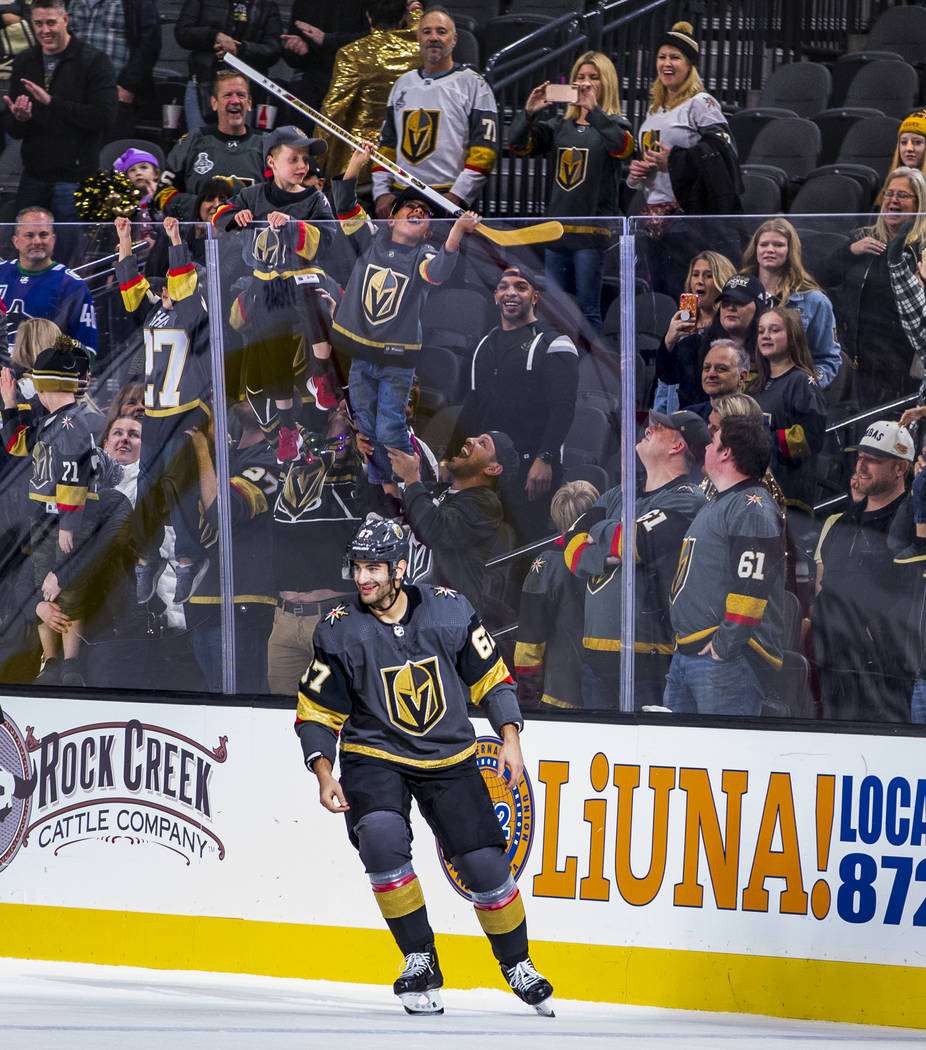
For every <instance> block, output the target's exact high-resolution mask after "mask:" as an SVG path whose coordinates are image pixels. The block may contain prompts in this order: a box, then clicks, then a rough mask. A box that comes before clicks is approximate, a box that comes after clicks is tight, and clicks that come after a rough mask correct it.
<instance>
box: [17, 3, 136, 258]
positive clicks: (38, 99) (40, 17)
mask: <svg viewBox="0 0 926 1050" xmlns="http://www.w3.org/2000/svg"><path fill="white" fill-rule="evenodd" d="M30 18H31V20H32V28H33V31H34V32H35V37H36V40H37V41H38V43H37V44H36V46H35V47H32V48H29V50H28V51H23V52H21V53H20V54H18V55H17V56H16V57H15V58H14V59H13V68H12V71H11V73H10V87H9V94H8V95H5V96H4V98H5V100H6V103H7V109H6V110H5V111H4V112H3V115H2V123H3V129H4V131H6V133H7V134H8V135H11V136H12V137H13V138H15V139H21V140H22V165H23V170H22V175H21V177H20V180H19V188H18V190H17V193H16V208H17V210H22V209H23V208H25V207H27V206H29V205H38V206H40V207H42V208H47V209H50V211H51V213H52V214H53V215H54V216H55V218H56V219H57V221H58V222H65V223H74V222H80V215H79V214H78V211H77V205H76V204H75V202H74V194H75V193H76V192H77V188H78V186H79V184H80V182H81V180H82V179H85V178H87V176H88V175H92V174H93V173H94V172H95V171H96V170H97V169H98V167H99V154H100V146H101V145H102V144H103V137H104V135H105V134H106V132H107V131H108V129H109V127H110V125H111V124H112V122H113V121H114V120H115V118H116V108H117V95H116V74H115V72H114V70H113V65H112V62H110V60H109V58H108V57H107V55H105V54H104V53H103V52H102V51H98V50H97V49H96V48H94V47H91V46H90V45H89V44H86V43H84V42H83V41H82V40H80V39H78V38H77V37H76V36H72V35H71V33H70V31H69V29H68V14H67V11H66V10H65V5H64V0H38V2H37V3H35V4H33V6H32V9H31V12H30ZM76 243H77V231H76V229H75V230H68V231H65V233H64V235H63V236H62V244H61V245H60V246H59V254H60V257H61V258H62V259H63V260H64V262H66V263H70V262H71V261H72V255H73V252H74V248H75V246H76Z"/></svg>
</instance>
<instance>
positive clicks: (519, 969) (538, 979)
mask: <svg viewBox="0 0 926 1050" xmlns="http://www.w3.org/2000/svg"><path fill="white" fill-rule="evenodd" d="M501 968H502V973H503V974H504V975H505V980H506V981H507V982H508V984H509V985H511V990H512V991H513V992H514V994H515V995H516V996H517V997H518V998H519V999H521V1000H522V1001H523V1002H525V1003H527V1005H528V1006H533V1008H534V1009H535V1010H536V1011H537V1013H538V1014H540V1015H541V1016H542V1017H555V1016H556V1015H555V1014H554V1013H553V1006H552V1004H551V999H552V997H553V985H551V984H550V982H549V981H548V980H547V979H546V977H544V976H543V975H542V974H539V973H537V971H536V970H535V969H534V964H533V963H532V962H531V961H530V956H528V957H527V958H525V959H522V960H521V961H520V962H516V963H515V964H514V966H506V965H505V964H504V963H501Z"/></svg>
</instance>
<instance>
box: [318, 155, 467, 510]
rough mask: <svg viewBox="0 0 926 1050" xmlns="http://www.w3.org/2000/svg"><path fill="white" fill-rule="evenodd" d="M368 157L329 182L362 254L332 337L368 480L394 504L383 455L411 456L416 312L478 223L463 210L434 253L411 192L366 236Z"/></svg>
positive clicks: (417, 197)
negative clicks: (364, 440)
mask: <svg viewBox="0 0 926 1050" xmlns="http://www.w3.org/2000/svg"><path fill="white" fill-rule="evenodd" d="M369 155H370V149H369V147H366V148H364V149H358V150H355V151H354V153H353V155H352V156H351V159H350V163H349V164H348V166H347V170H346V171H345V172H344V177H343V178H342V179H340V180H339V181H336V182H335V183H334V184H333V192H334V200H335V209H336V211H337V213H338V218H339V219H340V221H341V226H342V228H343V230H344V232H345V233H346V234H347V235H348V236H349V237H350V238H351V239H352V240H354V241H359V242H360V245H361V247H362V254H361V255H360V257H359V258H358V259H357V262H356V263H355V264H354V269H353V271H352V272H351V276H350V280H349V281H348V282H347V288H346V289H345V291H344V300H343V302H342V303H341V305H340V306H339V307H338V311H337V315H336V317H335V321H334V324H333V325H332V339H333V342H334V346H335V348H336V349H337V350H338V351H339V352H342V353H344V354H346V355H349V356H350V357H351V358H352V359H353V360H352V361H351V366H350V380H349V383H350V402H351V408H352V410H353V413H354V421H355V423H356V424H357V428H358V430H359V431H360V433H361V434H363V435H365V436H366V437H368V438H369V439H370V441H371V442H372V444H373V455H372V456H371V457H370V460H369V469H368V475H367V477H368V479H369V481H370V483H371V484H374V485H376V484H378V485H382V486H383V489H384V491H385V492H386V493H388V494H389V495H391V496H393V497H396V498H398V494H399V490H398V488H397V486H396V485H395V484H394V483H393V480H392V467H391V465H390V462H389V453H388V451H387V449H388V448H397V449H399V450H400V451H401V452H405V453H406V454H408V455H413V454H414V453H413V449H412V445H411V440H410V438H409V434H408V427H407V425H406V422H405V408H406V405H407V404H408V396H409V393H410V391H411V388H412V382H413V380H414V378H415V357H416V355H417V353H418V351H419V350H420V349H421V320H420V315H421V307H422V306H423V304H424V300H425V298H426V296H427V294H428V292H429V291H430V289H431V287H432V286H433V285H436V284H441V283H442V282H444V281H446V280H447V278H448V277H449V276H450V275H451V273H452V272H453V268H454V266H455V265H456V259H457V252H458V251H459V248H460V242H461V241H462V239H463V235H464V234H465V233H470V232H472V230H473V229H474V228H475V226H476V223H477V221H478V217H477V216H476V214H475V213H474V212H464V213H463V215H461V216H460V218H458V219H457V221H456V222H455V223H454V224H453V226H452V227H451V228H450V233H448V235H447V240H446V241H445V242H444V246H443V248H441V249H440V251H438V250H437V249H436V248H434V247H433V246H432V245H431V244H429V243H428V234H429V233H430V222H429V220H430V218H431V215H432V210H431V204H430V203H429V202H428V201H427V200H425V199H424V198H423V197H422V196H421V194H420V193H419V191H417V190H415V189H412V188H411V187H409V188H408V189H407V190H404V191H403V192H402V193H401V194H400V195H399V196H398V197H396V198H395V201H394V203H393V210H392V216H391V218H390V219H389V220H388V224H387V225H386V226H385V227H384V228H381V229H380V230H378V231H377V232H376V234H375V235H372V236H371V234H370V229H369V225H368V223H367V216H366V213H365V212H364V211H363V209H362V208H361V207H360V205H359V203H358V202H357V176H358V174H359V173H360V169H361V168H362V167H363V165H364V163H365V162H366V160H367V159H368V158H369Z"/></svg>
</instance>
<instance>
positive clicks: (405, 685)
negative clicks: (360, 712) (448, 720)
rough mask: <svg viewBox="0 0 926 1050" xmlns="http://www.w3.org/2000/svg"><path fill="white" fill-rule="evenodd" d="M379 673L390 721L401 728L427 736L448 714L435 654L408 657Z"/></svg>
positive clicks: (407, 731) (417, 734)
mask: <svg viewBox="0 0 926 1050" xmlns="http://www.w3.org/2000/svg"><path fill="white" fill-rule="evenodd" d="M380 673H381V674H382V678H383V685H384V686H385V689H386V707H387V709H388V711H389V720H390V721H391V722H392V724H393V725H395V726H396V727H398V728H399V729H402V730H404V731H405V732H406V733H414V734H415V735H416V736H424V735H425V733H428V732H429V731H430V730H431V729H433V728H434V726H436V725H437V723H438V722H439V721H440V720H441V719H442V718H443V717H444V715H445V714H446V712H447V701H446V699H445V697H444V687H443V685H442V683H441V678H440V668H439V667H438V664H437V657H436V656H431V657H428V659H427V660H419V661H417V662H415V663H412V662H411V661H409V660H406V662H405V663H404V664H403V665H402V666H401V667H384V668H383V669H382V671H381V672H380Z"/></svg>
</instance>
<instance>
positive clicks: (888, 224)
mask: <svg viewBox="0 0 926 1050" xmlns="http://www.w3.org/2000/svg"><path fill="white" fill-rule="evenodd" d="M924 212H926V176H924V175H923V173H922V172H921V171H920V170H919V169H918V168H908V167H900V168H895V169H894V170H893V171H891V172H890V173H889V174H888V176H887V178H886V179H885V180H884V186H883V189H882V192H881V210H880V212H879V213H878V217H877V219H876V221H875V222H874V223H873V224H872V225H871V226H865V227H863V228H861V229H858V230H856V231H855V233H854V234H853V236H852V239H851V242H850V243H849V244H847V245H846V246H845V248H843V249H842V250H841V251H839V252H835V253H834V254H833V255H832V257H831V258H830V260H829V266H830V272H829V273H828V274H826V273H823V274H821V276H823V277H824V280H827V283H828V285H829V284H830V283H831V284H832V286H833V287H834V293H833V298H834V300H835V304H836V314H837V317H838V318H839V325H840V327H839V337H840V340H841V342H842V345H843V348H844V349H845V351H846V353H847V354H848V355H849V357H850V358H851V359H852V365H853V368H854V369H855V374H854V376H853V380H854V394H855V398H856V400H857V401H858V403H859V406H860V407H862V408H871V407H874V406H876V405H883V404H885V403H887V402H888V401H893V400H895V399H896V398H899V397H902V396H903V395H904V394H911V393H913V392H914V391H916V389H917V380H916V379H915V378H913V377H912V376H911V375H910V369H911V365H912V363H913V357H914V353H916V354H918V355H919V356H920V358H923V357H924V356H926V320H924V318H926V296H924V293H923V286H922V281H921V279H920V276H919V274H920V270H921V269H922V271H923V272H926V266H923V263H922V257H923V251H924V249H926V214H924Z"/></svg>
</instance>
